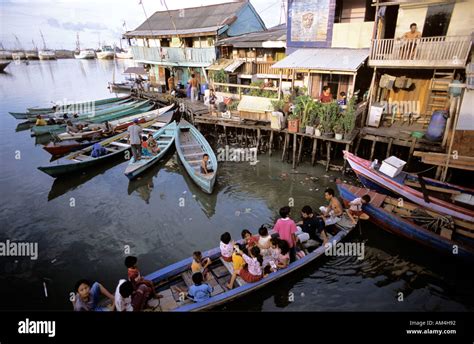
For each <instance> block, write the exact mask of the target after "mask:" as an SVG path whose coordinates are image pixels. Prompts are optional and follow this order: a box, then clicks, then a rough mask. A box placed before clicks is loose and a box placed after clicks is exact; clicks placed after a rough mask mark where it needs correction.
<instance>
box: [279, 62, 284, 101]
mask: <svg viewBox="0 0 474 344" xmlns="http://www.w3.org/2000/svg"><path fill="white" fill-rule="evenodd" d="M282 80H283V69H281V68H280V82H279V84H278V100H280V99H281V93H282V91H283V90H282V87H281V83H282Z"/></svg>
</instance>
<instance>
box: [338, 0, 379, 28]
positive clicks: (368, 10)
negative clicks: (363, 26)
mask: <svg viewBox="0 0 474 344" xmlns="http://www.w3.org/2000/svg"><path fill="white" fill-rule="evenodd" d="M371 5H372V0H336V9H335V13H334V22H335V23H354V22H364V21H374V20H375V7H372V6H371Z"/></svg>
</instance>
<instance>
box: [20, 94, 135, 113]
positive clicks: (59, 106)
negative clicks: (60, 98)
mask: <svg viewBox="0 0 474 344" xmlns="http://www.w3.org/2000/svg"><path fill="white" fill-rule="evenodd" d="M127 98H129V96H124V97H113V98H105V99H99V100H88V101H79V102H71V103H67V104H59V103H55V105H53V106H51V107H45V108H40V107H31V108H27V110H28V112H29V113H30V114H41V113H48V112H56V111H57V110H58V109H63V110H65V111H66V112H67V109H68V108H71V107H79V106H82V105H94V106H97V105H103V104H108V103H115V102H118V101H121V100H124V99H127Z"/></svg>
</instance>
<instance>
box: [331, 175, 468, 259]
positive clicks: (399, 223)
mask: <svg viewBox="0 0 474 344" xmlns="http://www.w3.org/2000/svg"><path fill="white" fill-rule="evenodd" d="M337 188H338V190H339V194H340V195H341V197H342V198H343V200H344V201H345V202H349V201H352V200H353V199H354V198H357V197H362V196H363V195H365V194H368V195H370V197H371V202H370V204H368V205H365V206H364V212H365V213H367V214H368V215H369V216H370V219H371V221H372V222H373V223H375V224H376V225H377V226H378V227H380V228H382V229H384V230H386V231H387V232H390V233H393V234H396V235H399V236H402V237H404V238H407V239H410V240H413V241H415V242H417V243H420V244H422V245H424V246H427V247H430V248H432V249H435V250H437V251H439V252H441V253H444V254H446V255H451V256H452V255H453V248H454V247H457V248H458V253H457V255H458V257H460V258H462V259H466V260H468V261H471V262H474V240H473V239H474V224H473V223H472V222H467V221H463V220H456V219H454V221H453V219H452V218H451V217H449V216H445V215H441V214H439V213H437V212H435V211H432V210H430V209H427V208H423V207H420V206H418V205H416V204H413V203H410V202H408V201H404V202H403V203H401V202H400V201H399V200H398V199H396V198H392V197H390V196H387V195H383V194H379V193H376V192H375V191H370V190H368V189H362V188H359V187H356V186H352V185H348V184H345V183H342V182H341V181H337ZM442 222H443V223H444V226H442V228H443V229H440V232H439V233H438V232H437V231H436V232H435V231H434V230H435V228H434V226H433V225H434V224H435V223H442ZM422 223H425V226H423V225H422ZM430 226H431V230H430V229H428V228H429V227H430ZM436 230H439V228H436Z"/></svg>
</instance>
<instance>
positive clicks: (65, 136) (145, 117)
mask: <svg viewBox="0 0 474 344" xmlns="http://www.w3.org/2000/svg"><path fill="white" fill-rule="evenodd" d="M173 107H174V104H173V105H170V106H166V107H164V108H160V109H156V110H152V111H147V112H142V113H139V114H136V115H132V116H127V117H122V118H119V119H116V120H113V121H110V122H109V126H110V127H111V128H112V129H113V131H114V132H120V131H121V130H125V129H127V128H128V127H129V126H130V125H132V124H133V121H134V120H135V119H137V120H138V123H145V122H148V121H151V120H153V119H155V118H157V117H159V116H162V114H163V113H165V112H168V111H169V110H171V109H172V108H173ZM102 131H103V130H102V129H100V130H92V131H82V132H78V133H67V132H66V133H61V134H59V135H57V136H58V139H59V140H61V141H62V140H80V139H84V138H88V137H91V136H94V135H95V134H97V133H101V132H102Z"/></svg>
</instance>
